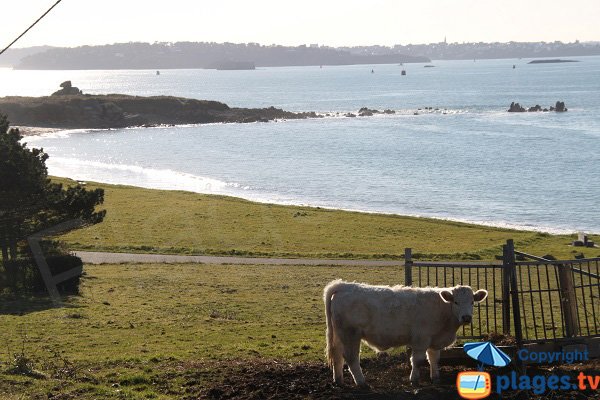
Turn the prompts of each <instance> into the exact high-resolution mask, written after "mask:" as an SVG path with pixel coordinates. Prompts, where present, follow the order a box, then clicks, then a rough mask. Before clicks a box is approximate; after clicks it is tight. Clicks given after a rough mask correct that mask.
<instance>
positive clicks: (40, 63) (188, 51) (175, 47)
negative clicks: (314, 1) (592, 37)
mask: <svg viewBox="0 0 600 400" xmlns="http://www.w3.org/2000/svg"><path fill="white" fill-rule="evenodd" d="M591 55H600V42H579V41H575V42H573V43H563V42H559V41H556V42H508V43H497V42H496V43H482V42H480V43H450V42H448V41H447V40H446V39H444V41H441V42H439V43H430V44H407V45H400V44H399V45H395V46H378V45H374V46H355V47H330V46H324V45H319V44H306V45H301V46H281V45H275V44H273V45H261V44H258V43H241V44H235V43H208V42H177V43H159V42H157V43H139V42H131V43H117V44H111V45H102V46H81V47H74V48H67V47H48V46H39V47H32V48H23V49H11V50H9V51H7V52H6V53H5V54H4V55H2V56H0V66H2V67H12V68H15V69H34V70H35V69H169V68H214V69H254V68H257V67H282V66H311V65H314V66H323V65H351V64H391V63H420V62H430V61H431V60H468V59H494V58H543V57H576V56H591Z"/></svg>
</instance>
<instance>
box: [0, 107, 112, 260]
mask: <svg viewBox="0 0 600 400" xmlns="http://www.w3.org/2000/svg"><path fill="white" fill-rule="evenodd" d="M21 139H23V137H22V136H21V134H20V132H19V130H18V129H14V128H12V129H9V122H8V120H7V118H6V116H4V115H1V114H0V247H1V249H2V260H3V261H4V262H6V261H8V260H9V259H16V258H17V256H18V254H17V253H18V252H17V250H18V248H17V244H18V242H19V241H22V240H23V239H25V238H26V237H27V236H29V235H31V234H32V233H34V232H36V231H39V230H41V229H44V228H46V227H49V226H52V225H55V224H58V223H60V222H64V221H67V220H69V219H73V218H80V219H82V220H83V221H85V222H86V223H90V224H95V223H98V222H101V221H102V220H103V219H104V216H105V214H106V211H96V206H98V205H100V204H102V203H103V202H104V190H102V189H95V190H87V189H85V188H83V187H82V186H80V185H77V186H73V187H69V188H63V186H62V185H61V184H58V183H53V182H51V180H50V179H49V178H48V169H47V168H46V160H47V159H48V155H47V154H46V153H44V151H43V149H29V148H27V147H26V143H22V142H21Z"/></svg>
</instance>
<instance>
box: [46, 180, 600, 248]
mask: <svg viewBox="0 0 600 400" xmlns="http://www.w3.org/2000/svg"><path fill="white" fill-rule="evenodd" d="M51 178H52V179H54V178H59V179H67V180H70V181H73V182H84V183H85V184H86V185H87V184H91V185H110V186H119V187H123V188H132V189H145V190H156V191H166V192H182V193H191V194H199V195H203V196H214V197H220V198H229V199H233V200H240V201H247V202H251V203H256V204H262V205H274V206H283V207H301V208H309V209H315V210H319V209H322V210H328V211H343V212H349V213H357V214H366V215H374V216H388V217H399V218H414V219H418V220H423V221H436V222H443V223H455V224H460V225H465V226H474V227H479V228H492V229H499V230H505V231H515V232H528V233H540V234H549V235H554V236H565V235H574V234H576V233H577V232H578V230H573V229H567V228H555V227H544V226H539V227H536V226H529V225H519V224H516V223H512V222H507V221H499V222H493V221H480V220H474V219H468V218H459V217H450V216H448V217H438V216H430V215H423V214H409V213H402V214H401V213H397V212H386V211H378V210H368V209H360V208H347V207H336V206H329V205H323V204H311V203H303V202H301V201H279V202H278V201H276V200H273V199H265V198H260V197H252V196H249V197H242V196H239V195H235V194H220V193H214V192H213V193H208V192H201V191H193V190H185V189H179V188H172V189H168V188H159V187H152V186H138V185H132V184H130V183H118V182H106V181H101V180H100V181H99V180H78V179H75V178H72V177H67V176H56V175H52V176H51ZM585 233H587V234H589V235H599V234H600V231H598V232H596V231H589V232H588V231H586V232H585Z"/></svg>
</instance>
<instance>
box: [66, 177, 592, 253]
mask: <svg viewBox="0 0 600 400" xmlns="http://www.w3.org/2000/svg"><path fill="white" fill-rule="evenodd" d="M57 181H61V182H64V183H66V184H70V183H72V181H69V180H65V179H57ZM89 186H90V187H102V188H104V189H105V191H106V196H105V198H106V200H105V204H104V208H106V210H107V211H108V214H107V217H106V219H105V221H104V222H103V223H101V224H99V225H96V226H92V227H88V228H85V229H81V230H78V231H74V232H72V233H70V234H68V235H66V236H64V237H63V240H64V241H65V242H67V243H68V244H69V246H70V247H71V248H72V249H79V250H101V251H116V252H145V253H168V254H214V255H240V256H284V257H334V258H400V257H402V255H403V254H404V248H406V247H411V248H413V254H414V255H415V257H416V258H424V259H493V258H494V256H495V255H499V254H501V245H502V244H503V243H504V242H505V241H506V239H509V238H512V239H514V240H515V243H516V247H517V249H518V250H521V251H526V252H529V253H532V254H536V255H545V254H552V255H554V256H555V257H557V258H572V257H573V255H574V254H579V253H581V251H582V250H581V249H580V248H572V247H570V246H569V243H570V242H571V241H572V240H573V239H574V236H569V235H549V234H545V233H537V232H526V231H516V230H510V229H499V228H492V227H486V226H479V225H471V224H464V223H458V222H451V221H442V220H436V219H427V218H414V217H405V216H397V215H385V214H369V213H360V212H349V211H340V210H329V209H322V208H316V207H298V206H281V205H273V204H263V203H255V202H251V201H247V200H243V199H239V198H234V197H225V196H215V195H202V194H196V193H190V192H181V191H166V190H153V189H142V188H137V187H129V186H118V185H108V184H94V183H89ZM597 241H598V240H597ZM583 252H584V254H585V255H586V256H588V257H595V256H598V255H600V250H599V249H587V250H583Z"/></svg>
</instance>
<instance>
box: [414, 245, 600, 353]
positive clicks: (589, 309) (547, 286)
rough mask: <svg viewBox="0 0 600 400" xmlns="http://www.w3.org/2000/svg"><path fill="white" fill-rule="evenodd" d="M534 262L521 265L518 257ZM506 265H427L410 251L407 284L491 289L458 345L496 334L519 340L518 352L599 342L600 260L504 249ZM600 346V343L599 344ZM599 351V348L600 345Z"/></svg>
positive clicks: (503, 262)
mask: <svg viewBox="0 0 600 400" xmlns="http://www.w3.org/2000/svg"><path fill="white" fill-rule="evenodd" d="M517 255H518V256H519V259H520V260H521V259H522V260H525V259H526V258H529V259H530V260H531V261H517V260H516V257H517ZM502 258H503V260H502V262H489V263H483V262H473V263H471V262H464V261H463V262H422V261H414V260H413V259H412V251H411V249H406V251H405V270H404V274H405V285H407V286H411V285H414V286H419V287H421V286H444V287H450V286H455V285H469V286H471V287H472V288H473V289H474V290H476V289H487V290H488V293H489V294H488V297H487V299H486V300H485V301H484V302H482V303H480V305H479V307H477V308H476V309H475V310H474V314H475V315H474V316H473V317H474V318H473V320H474V322H473V324H472V325H467V326H463V327H462V328H461V330H460V331H459V332H458V335H457V336H458V337H457V339H458V340H473V339H476V340H480V339H483V338H486V337H488V336H489V335H490V334H491V333H502V334H504V335H511V336H514V337H515V340H516V344H517V347H522V346H524V345H527V344H530V343H541V342H576V343H583V342H584V341H585V340H586V339H590V338H596V339H598V340H599V341H600V258H591V259H580V260H559V261H554V260H548V259H544V258H541V257H536V256H532V255H529V254H526V253H522V252H518V251H515V249H514V244H513V241H512V240H509V241H507V243H506V245H504V246H503V257H502ZM596 343H598V341H597V342H596ZM597 346H600V345H597Z"/></svg>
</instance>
